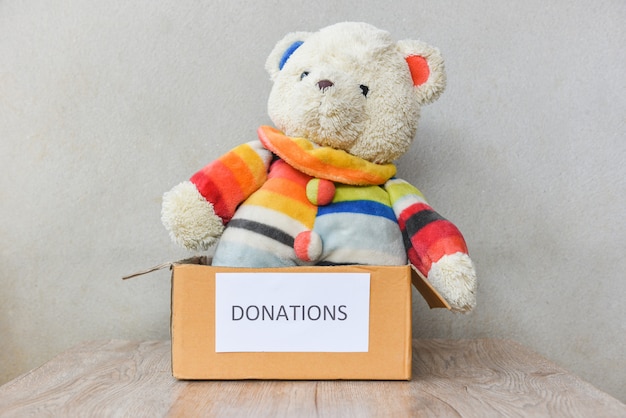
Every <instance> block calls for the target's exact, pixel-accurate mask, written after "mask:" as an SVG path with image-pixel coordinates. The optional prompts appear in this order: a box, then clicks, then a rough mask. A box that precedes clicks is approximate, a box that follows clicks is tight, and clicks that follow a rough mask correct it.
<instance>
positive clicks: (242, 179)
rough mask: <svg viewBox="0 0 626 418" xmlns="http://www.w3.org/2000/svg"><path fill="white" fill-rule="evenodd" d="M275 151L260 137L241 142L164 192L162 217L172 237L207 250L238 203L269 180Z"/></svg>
mask: <svg viewBox="0 0 626 418" xmlns="http://www.w3.org/2000/svg"><path fill="white" fill-rule="evenodd" d="M271 160H272V154H271V152H269V151H268V150H266V149H265V148H264V147H263V146H262V145H261V143H260V141H253V142H249V143H246V144H242V145H239V146H238V147H236V148H234V149H232V150H231V151H229V152H227V153H226V154H224V155H222V156H221V157H220V158H218V159H217V160H215V161H213V162H211V163H209V164H207V165H206V166H205V167H204V168H203V169H202V170H200V171H198V172H197V173H195V174H194V175H193V176H192V177H191V178H190V180H189V181H186V182H183V183H180V184H179V185H177V186H175V187H174V188H173V189H172V190H170V191H169V192H167V193H165V194H164V195H163V205H162V211H161V219H162V222H163V224H164V226H165V228H166V229H167V230H168V231H169V233H170V236H171V238H172V240H173V241H174V242H176V243H178V244H180V245H182V246H183V247H185V248H188V249H191V250H206V249H208V248H209V247H211V246H212V245H214V244H215V243H216V242H217V240H218V239H219V237H220V236H221V234H222V232H223V230H224V225H226V224H227V223H228V221H230V219H231V218H232V217H233V215H234V213H235V211H236V209H237V207H238V206H239V204H240V203H241V202H243V201H244V200H245V199H246V198H247V197H248V196H250V194H252V193H253V192H254V191H255V190H257V189H258V188H259V187H260V186H261V185H262V184H263V183H264V182H265V180H266V178H267V171H268V169H269V164H270V162H271Z"/></svg>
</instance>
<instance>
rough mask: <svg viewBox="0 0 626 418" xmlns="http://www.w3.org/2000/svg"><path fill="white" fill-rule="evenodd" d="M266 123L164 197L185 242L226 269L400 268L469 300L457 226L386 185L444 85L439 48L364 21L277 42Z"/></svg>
mask: <svg viewBox="0 0 626 418" xmlns="http://www.w3.org/2000/svg"><path fill="white" fill-rule="evenodd" d="M266 69H267V71H268V72H269V74H270V76H271V79H272V81H273V82H274V85H273V88H272V90H271V93H270V96H269V100H268V111H269V115H270V118H271V120H272V122H273V123H274V124H275V128H274V127H269V126H261V127H260V128H259V129H258V132H257V134H258V139H257V140H254V141H252V142H249V143H246V144H242V145H240V146H238V147H236V148H234V149H233V150H231V151H230V152H228V153H226V154H225V155H223V156H222V157H220V158H219V159H217V160H215V161H213V162H211V163H209V164H208V165H207V166H206V167H204V168H203V169H202V170H200V171H198V172H197V173H196V174H194V175H193V176H192V177H191V179H190V180H189V181H186V182H183V183H181V184H179V185H178V186H175V187H174V188H173V189H172V190H171V191H170V192H168V193H166V194H165V195H164V199H163V209H162V220H163V223H164V225H165V227H166V228H167V229H168V230H169V232H170V235H171V236H172V239H173V240H174V241H176V242H178V243H180V244H181V245H183V246H184V247H186V248H189V249H194V250H206V249H208V248H209V247H211V246H213V245H217V247H216V248H215V255H214V257H213V261H212V264H213V265H216V266H231V267H282V266H298V265H338V264H371V265H402V264H406V263H407V262H410V263H411V264H412V265H413V267H414V268H415V269H416V270H417V271H418V272H420V274H421V275H422V276H424V277H426V279H427V280H428V282H429V283H430V284H431V285H432V286H433V287H434V288H435V289H436V290H437V291H438V292H439V293H440V295H441V296H442V297H443V298H444V299H445V300H446V301H447V302H448V303H449V305H450V307H451V309H452V310H455V311H468V310H470V309H472V308H473V307H474V305H475V303H476V297H475V290H476V274H475V271H474V267H473V263H472V261H471V259H470V258H469V256H468V253H467V247H466V244H465V241H464V239H463V237H462V235H461V233H460V232H459V230H458V229H457V228H456V227H455V226H454V225H453V224H452V223H451V222H449V221H447V220H446V219H444V218H442V217H441V216H440V215H439V214H437V213H436V212H435V211H434V210H433V209H432V208H431V207H430V206H429V205H428V204H427V203H426V201H425V200H424V197H423V195H422V194H421V193H420V192H419V191H418V190H417V189H416V188H415V187H413V186H411V185H410V184H409V183H407V182H405V181H403V180H401V179H398V178H396V177H395V174H396V167H395V166H394V165H393V163H392V162H393V161H394V160H395V159H397V158H398V157H399V156H401V155H403V154H404V153H406V152H407V150H408V149H409V147H410V145H411V143H412V141H413V138H414V137H415V133H416V129H417V122H418V119H419V115H420V107H421V106H422V105H424V104H428V103H431V102H433V101H434V100H436V99H437V98H438V97H439V95H440V94H441V92H442V91H443V89H444V87H445V72H444V66H443V59H442V58H441V55H440V54H439V51H438V50H437V49H435V48H433V47H431V46H428V45H426V44H425V43H423V42H420V41H412V40H405V41H400V42H395V41H394V40H393V39H392V38H391V36H390V35H389V33H387V32H385V31H382V30H379V29H377V28H375V27H373V26H371V25H368V24H365V23H352V22H345V23H338V24H335V25H332V26H329V27H326V28H323V29H321V30H320V31H318V32H314V33H309V32H296V33H291V34H288V35H286V36H285V37H284V38H283V39H282V40H281V41H280V42H278V44H277V45H276V46H275V47H274V49H273V51H272V52H271V53H270V55H269V57H268V59H267V63H266Z"/></svg>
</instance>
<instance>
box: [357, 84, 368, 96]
mask: <svg viewBox="0 0 626 418" xmlns="http://www.w3.org/2000/svg"><path fill="white" fill-rule="evenodd" d="M359 87H360V88H361V92H362V93H363V96H365V97H367V93H369V91H370V88H369V87H367V86H365V85H363V84H361V85H360V86H359Z"/></svg>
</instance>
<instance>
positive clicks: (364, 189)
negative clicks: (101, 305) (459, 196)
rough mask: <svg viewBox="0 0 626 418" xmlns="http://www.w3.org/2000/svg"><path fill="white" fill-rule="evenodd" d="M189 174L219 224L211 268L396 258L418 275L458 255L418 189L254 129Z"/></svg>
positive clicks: (340, 156)
mask: <svg viewBox="0 0 626 418" xmlns="http://www.w3.org/2000/svg"><path fill="white" fill-rule="evenodd" d="M258 135H259V140H258V141H253V142H249V143H247V144H243V145H240V146H238V147H236V148H234V149H233V150H231V151H230V152H228V153H226V154H225V155H223V156H222V157H220V158H219V159H217V160H215V161H214V162H212V163H210V164H209V165H207V166H206V167H205V168H203V169H202V170H200V171H199V172H198V173H196V174H194V176H193V177H192V178H191V181H192V183H194V184H195V185H196V187H197V188H198V191H199V192H200V193H201V194H202V195H203V196H204V197H205V198H206V199H207V201H209V202H211V203H212V204H213V206H214V208H215V211H216V214H217V215H218V216H220V217H221V218H222V220H223V222H224V224H225V225H226V228H225V230H224V233H223V235H222V237H221V238H220V240H219V242H218V244H217V248H216V250H215V255H214V258H213V265H219V266H231V267H281V266H294V265H336V264H375V265H401V264H406V263H407V260H408V261H409V262H411V263H412V264H413V265H414V266H415V267H416V268H418V269H419V270H420V271H421V272H422V273H423V274H424V275H425V276H427V275H428V271H429V270H430V266H431V264H432V263H433V262H436V261H437V260H438V259H440V258H441V257H442V256H443V255H446V254H454V253H456V252H464V253H466V252H467V247H466V245H465V241H464V240H463V237H462V236H461V233H460V232H459V231H458V229H457V228H456V227H455V226H454V225H453V224H452V223H450V222H449V221H447V220H445V219H444V218H442V217H441V216H440V215H438V214H437V213H436V212H435V211H433V209H432V208H431V207H430V206H428V204H427V203H426V201H425V200H424V197H423V196H422V194H421V193H420V192H419V190H417V189H416V188H415V187H413V186H412V185H410V184H409V183H407V182H406V181H404V180H400V179H397V178H395V177H394V175H395V173H396V168H395V166H394V165H393V164H382V165H381V164H374V163H371V162H369V161H366V160H363V159H360V158H358V157H355V156H353V155H350V154H348V153H346V152H345V151H341V150H335V149H332V148H328V147H319V146H316V145H315V144H313V143H311V142H310V141H307V140H306V139H304V138H291V137H288V136H285V135H284V134H282V133H281V132H279V131H278V130H276V129H274V128H271V127H268V126H262V127H261V128H259V130H258Z"/></svg>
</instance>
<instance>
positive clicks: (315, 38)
mask: <svg viewBox="0 0 626 418" xmlns="http://www.w3.org/2000/svg"><path fill="white" fill-rule="evenodd" d="M266 69H267V71H268V72H269V73H270V76H271V79H272V81H273V83H274V84H273V87H272V90H271V92H270V96H269V99H268V113H269V116H270V118H271V120H272V122H273V123H274V124H275V125H276V127H277V128H278V129H280V130H281V131H283V132H284V133H285V134H287V135H289V136H294V137H303V138H306V139H308V140H309V141H311V142H313V143H315V144H317V145H319V146H326V147H331V148H334V149H339V150H344V151H346V152H348V153H349V154H352V155H355V156H357V157H360V158H362V159H365V160H367V161H370V162H373V163H377V164H386V163H390V162H392V161H393V160H395V159H396V158H398V157H399V156H401V155H402V154H404V153H405V152H406V151H407V150H408V148H409V147H410V145H411V142H412V141H413V138H414V137H415V132H416V129H417V122H418V119H419V115H420V107H421V106H422V105H424V104H428V103H431V102H433V101H434V100H436V99H437V98H438V97H439V95H440V94H441V93H442V91H443V89H444V87H445V80H446V77H445V71H444V65H443V59H442V58H441V55H440V54H439V51H438V50H437V49H435V48H433V47H431V46H429V45H427V44H425V43H423V42H420V41H414V40H403V41H399V42H396V41H394V40H393V39H392V38H391V35H390V34H389V33H388V32H385V31H382V30H380V29H377V28H375V27H374V26H371V25H369V24H365V23H355V22H343V23H337V24H335V25H332V26H328V27H326V28H323V29H321V30H320V31H318V32H294V33H290V34H288V35H286V36H285V37H284V38H283V39H282V40H281V41H280V42H278V43H277V44H276V46H275V47H274V49H273V50H272V52H271V53H270V55H269V57H268V59H267V62H266Z"/></svg>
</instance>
